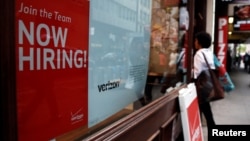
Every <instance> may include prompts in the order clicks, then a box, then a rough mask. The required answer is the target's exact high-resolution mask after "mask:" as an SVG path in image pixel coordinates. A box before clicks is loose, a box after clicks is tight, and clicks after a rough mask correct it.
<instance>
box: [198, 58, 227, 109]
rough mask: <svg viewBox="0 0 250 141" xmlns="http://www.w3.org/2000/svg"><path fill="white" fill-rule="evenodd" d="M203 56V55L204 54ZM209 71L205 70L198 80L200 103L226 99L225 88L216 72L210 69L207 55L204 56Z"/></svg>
mask: <svg viewBox="0 0 250 141" xmlns="http://www.w3.org/2000/svg"><path fill="white" fill-rule="evenodd" d="M202 54H203V53H202ZM203 56H204V59H205V61H206V64H207V66H208V69H207V70H203V71H202V72H201V74H200V75H199V76H198V78H197V80H196V83H195V84H196V90H197V95H198V101H199V103H200V104H201V103H203V102H210V101H215V100H220V99H223V98H224V97H225V93H224V90H223V87H222V86H221V84H220V82H219V80H218V78H217V76H216V74H215V72H214V70H212V69H211V68H210V65H209V64H208V62H207V59H206V57H205V55H204V54H203Z"/></svg>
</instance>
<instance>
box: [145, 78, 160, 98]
mask: <svg viewBox="0 0 250 141" xmlns="http://www.w3.org/2000/svg"><path fill="white" fill-rule="evenodd" d="M156 79H158V81H160V80H161V79H162V76H148V77H147V82H146V87H145V92H144V93H145V97H146V100H147V101H151V100H152V89H153V83H154V82H155V80H156Z"/></svg>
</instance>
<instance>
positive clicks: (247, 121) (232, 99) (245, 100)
mask: <svg viewBox="0 0 250 141" xmlns="http://www.w3.org/2000/svg"><path fill="white" fill-rule="evenodd" d="M229 75H230V76H231V79H232V81H233V83H234V84H235V90H233V91H232V92H230V93H227V94H226V97H225V99H223V100H220V101H215V102H212V103H211V106H212V110H213V114H214V119H215V122H216V124H224V125H225V124H226V125H250V110H249V109H250V92H249V91H250V87H249V84H250V74H248V73H247V72H246V71H244V70H243V68H242V67H241V68H240V69H233V70H232V71H231V72H230V73H229ZM206 130H207V128H206V126H205V125H203V133H204V139H205V141H206V140H207V131H206Z"/></svg>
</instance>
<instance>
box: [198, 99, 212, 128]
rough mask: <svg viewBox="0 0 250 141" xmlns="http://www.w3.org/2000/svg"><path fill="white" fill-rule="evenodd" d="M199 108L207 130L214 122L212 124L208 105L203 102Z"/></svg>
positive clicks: (210, 110)
mask: <svg viewBox="0 0 250 141" xmlns="http://www.w3.org/2000/svg"><path fill="white" fill-rule="evenodd" d="M199 108H200V111H201V114H202V113H203V114H204V116H205V118H206V121H207V127H208V128H210V127H213V126H214V125H215V122H214V117H213V113H212V109H211V106H210V103H209V102H204V103H202V104H199Z"/></svg>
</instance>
